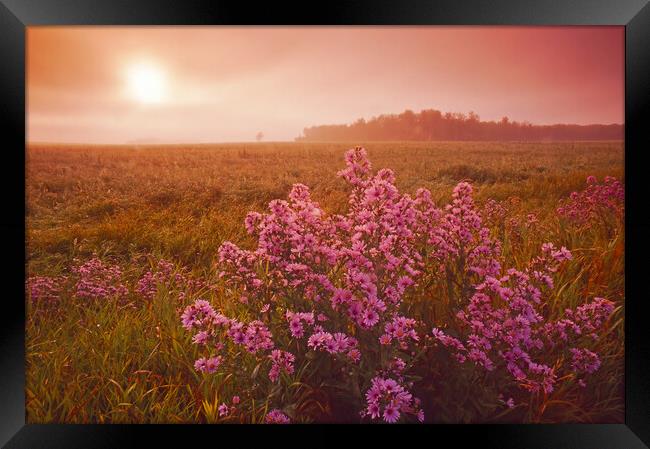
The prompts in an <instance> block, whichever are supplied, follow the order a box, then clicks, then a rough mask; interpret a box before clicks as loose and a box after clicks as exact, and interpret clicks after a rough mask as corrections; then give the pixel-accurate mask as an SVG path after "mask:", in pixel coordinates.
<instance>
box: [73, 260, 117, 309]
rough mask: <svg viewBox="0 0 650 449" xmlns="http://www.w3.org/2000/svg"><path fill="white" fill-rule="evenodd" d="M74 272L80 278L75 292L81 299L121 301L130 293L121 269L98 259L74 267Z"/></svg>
mask: <svg viewBox="0 0 650 449" xmlns="http://www.w3.org/2000/svg"><path fill="white" fill-rule="evenodd" d="M72 272H73V273H74V274H75V275H76V276H77V277H78V279H77V283H76V284H75V287H74V290H75V296H76V297H77V298H79V299H86V300H101V299H107V298H118V299H119V298H123V297H125V296H126V295H128V293H129V290H128V288H127V287H126V285H125V284H124V283H123V281H122V270H121V269H120V267H119V266H117V265H108V264H105V263H104V262H102V261H101V260H99V259H98V258H96V257H94V258H92V259H90V260H88V261H86V262H85V263H83V264H81V265H79V266H76V267H73V268H72Z"/></svg>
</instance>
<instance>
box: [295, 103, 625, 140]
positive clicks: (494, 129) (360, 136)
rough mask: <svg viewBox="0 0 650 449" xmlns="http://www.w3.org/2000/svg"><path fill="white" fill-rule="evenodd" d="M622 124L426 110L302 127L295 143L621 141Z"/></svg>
mask: <svg viewBox="0 0 650 449" xmlns="http://www.w3.org/2000/svg"><path fill="white" fill-rule="evenodd" d="M623 136H624V132H623V125H621V124H611V125H571V124H557V125H533V124H531V123H529V122H525V121H524V122H517V121H511V120H510V119H509V118H508V117H503V118H502V119H501V120H500V121H481V119H480V118H479V116H478V115H477V114H475V113H474V112H470V113H469V114H462V113H457V112H455V113H451V112H447V113H443V112H440V111H437V110H435V109H426V110H423V111H420V112H419V113H415V112H413V111H410V110H406V111H404V112H402V113H401V114H384V115H380V116H378V117H373V118H372V119H370V120H368V121H366V120H364V119H362V118H361V119H359V120H357V121H355V122H354V123H352V124H348V125H321V126H312V127H309V128H305V129H304V131H303V135H301V136H299V137H297V138H296V140H297V141H372V140H424V141H427V140H492V141H495V140H496V141H498V140H528V141H545V140H622V139H623Z"/></svg>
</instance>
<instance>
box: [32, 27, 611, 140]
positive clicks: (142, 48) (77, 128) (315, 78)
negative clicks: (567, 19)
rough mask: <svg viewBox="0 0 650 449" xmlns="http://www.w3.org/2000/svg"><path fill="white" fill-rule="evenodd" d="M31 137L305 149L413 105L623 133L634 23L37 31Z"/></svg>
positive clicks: (34, 34)
mask: <svg viewBox="0 0 650 449" xmlns="http://www.w3.org/2000/svg"><path fill="white" fill-rule="evenodd" d="M27 107H28V109H27V111H28V112H27V123H28V130H27V132H28V139H29V140H30V141H48V142H96V143H124V142H130V141H141V140H147V141H156V142H160V143H165V142H170V143H172V142H218V141H249V140H254V139H255V134H256V133H257V132H258V131H263V132H264V135H265V140H293V138H295V137H296V136H298V135H299V134H300V133H301V132H302V130H303V128H305V127H307V126H312V125H322V124H334V123H347V122H352V121H354V120H355V119H357V118H359V117H364V118H366V119H368V118H371V117H372V116H375V115H379V114H383V113H399V112H402V111H403V110H405V109H411V110H413V111H415V112H418V111H419V110H421V109H428V108H433V109H438V110H441V111H443V112H464V113H467V112H469V111H475V112H476V113H478V114H479V116H480V117H481V119H482V120H495V119H497V120H498V119H500V118H501V117H502V116H504V115H507V116H509V117H510V118H511V119H513V120H518V121H523V120H528V121H530V122H532V123H535V124H550V123H579V124H587V123H623V119H624V28H623V27H299V28H289V27H248V28H246V27H29V28H28V31H27Z"/></svg>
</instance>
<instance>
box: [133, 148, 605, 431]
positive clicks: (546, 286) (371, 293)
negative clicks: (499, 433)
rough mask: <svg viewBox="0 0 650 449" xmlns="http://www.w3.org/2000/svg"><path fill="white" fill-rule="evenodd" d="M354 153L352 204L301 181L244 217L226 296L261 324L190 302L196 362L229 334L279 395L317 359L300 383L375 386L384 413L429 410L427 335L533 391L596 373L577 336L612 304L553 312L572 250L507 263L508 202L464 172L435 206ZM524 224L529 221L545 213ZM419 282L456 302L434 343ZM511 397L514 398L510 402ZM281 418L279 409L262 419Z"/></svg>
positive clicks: (372, 396) (597, 323)
mask: <svg viewBox="0 0 650 449" xmlns="http://www.w3.org/2000/svg"><path fill="white" fill-rule="evenodd" d="M345 160H346V168H345V169H343V170H341V171H340V172H339V176H340V177H342V178H343V179H344V180H345V181H346V182H347V183H348V184H349V186H350V193H349V197H348V210H347V212H345V213H342V214H328V213H326V212H325V211H324V210H323V209H322V208H321V207H320V206H319V204H318V203H316V202H315V201H313V199H312V198H311V195H310V192H309V189H308V188H307V187H306V186H305V185H302V184H295V185H294V186H293V187H292V189H291V191H290V193H289V195H288V199H287V200H286V201H285V200H273V201H271V202H270V203H269V205H268V211H267V212H265V213H259V212H250V213H249V214H248V215H247V216H246V219H245V223H244V224H245V227H246V230H247V232H248V233H249V234H250V235H251V236H252V237H253V238H254V241H255V245H254V247H252V248H251V249H243V248H240V247H238V246H237V245H235V244H234V243H232V242H224V243H223V244H222V245H221V247H220V248H219V251H218V261H219V265H218V266H219V276H220V277H221V278H222V279H223V282H224V286H225V288H224V294H225V296H226V297H227V299H230V300H231V301H230V304H231V305H234V307H237V308H239V309H243V311H244V313H242V314H241V315H239V316H241V317H244V316H245V317H252V318H253V321H250V322H243V321H239V320H235V319H232V318H228V317H226V316H225V315H223V314H221V313H218V312H217V311H215V310H214V308H213V307H212V305H211V304H210V303H209V302H207V301H203V300H197V301H195V302H194V303H193V304H191V305H189V306H187V307H186V309H185V310H184V312H183V314H182V316H181V320H182V324H183V326H184V327H185V328H186V329H187V330H190V331H193V332H195V334H194V336H193V338H192V341H193V343H195V344H196V345H199V346H200V347H201V348H202V350H204V351H206V354H205V356H204V357H203V358H201V359H199V361H197V364H198V365H197V369H199V370H200V371H204V372H206V373H207V372H212V371H213V370H216V369H217V368H218V366H219V364H220V363H222V361H225V360H224V359H223V358H225V357H226V356H225V354H226V353H227V352H225V351H224V352H223V354H222V355H220V356H215V355H214V354H213V353H212V351H214V348H219V349H221V348H223V347H224V345H226V344H228V345H242V346H244V348H245V349H246V350H247V351H248V353H249V354H248V355H247V357H248V356H250V357H253V358H255V359H256V364H257V366H260V365H261V364H265V363H266V364H267V365H266V366H267V367H268V377H269V379H270V381H271V383H270V384H271V385H272V387H269V388H273V389H274V390H273V391H276V390H275V389H276V388H280V387H281V386H282V385H283V384H282V376H281V373H286V374H293V373H294V372H300V373H301V376H303V374H302V373H307V371H305V370H304V369H305V368H306V367H308V366H318V367H328V368H327V369H325V368H322V369H316V370H312V371H310V372H308V374H305V376H307V377H305V378H303V377H301V379H300V381H301V382H304V383H305V384H309V383H310V382H313V383H314V384H317V385H342V386H344V387H343V388H349V391H348V393H349V394H348V396H350V397H353V396H354V397H360V396H361V393H360V391H362V390H363V389H365V388H366V387H367V385H371V386H370V388H369V389H368V391H367V394H366V400H367V403H366V404H365V406H364V408H363V409H362V410H361V413H362V416H369V417H370V418H371V419H383V420H384V421H386V422H397V421H398V420H400V418H401V417H403V416H406V415H409V416H414V417H416V418H417V419H419V420H420V421H422V420H423V419H424V417H423V411H422V409H421V407H420V403H419V401H418V400H417V399H415V398H414V397H413V396H412V395H411V393H410V392H409V391H408V390H407V388H408V389H412V388H413V385H414V383H413V382H414V381H417V379H418V377H420V376H416V373H415V372H414V371H415V368H414V366H415V365H416V364H417V363H420V359H418V357H419V356H418V355H416V354H423V353H425V352H426V351H425V350H426V349H427V345H430V344H431V342H434V343H436V342H437V343H440V344H441V345H442V346H443V347H445V348H447V349H448V350H449V352H450V353H451V354H452V355H453V356H454V357H455V358H456V360H457V361H458V362H460V363H467V362H469V363H472V364H475V365H476V366H478V367H481V368H482V369H485V370H487V371H489V372H495V371H500V372H504V373H506V377H505V378H507V379H509V380H510V382H511V384H513V385H517V386H518V387H521V388H524V389H525V390H528V391H530V392H538V391H544V392H550V391H552V390H553V388H554V385H555V384H556V383H557V382H558V379H563V380H565V379H570V378H577V379H579V381H581V382H582V379H583V377H584V375H585V374H590V373H593V372H594V371H595V370H596V369H598V366H599V359H598V355H597V354H596V353H595V352H591V351H590V350H588V349H587V348H586V347H584V345H583V343H585V342H584V339H582V340H580V338H579V337H580V336H586V335H591V336H597V335H598V333H599V331H600V329H601V328H602V326H604V325H605V323H606V320H607V318H608V317H609V315H610V314H611V312H612V311H613V306H612V304H611V303H610V302H609V301H607V300H604V299H602V300H601V299H598V298H597V299H596V300H594V301H593V302H591V303H587V304H583V305H581V306H579V307H577V308H576V309H574V310H567V311H566V312H565V314H564V316H562V317H560V318H559V319H558V318H557V317H555V316H553V317H551V316H549V315H548V308H547V307H546V299H547V298H548V293H549V292H550V290H551V289H553V288H554V287H553V285H554V276H555V274H556V273H557V272H558V271H559V270H560V268H561V266H562V264H564V263H565V262H566V261H568V260H570V259H571V258H572V255H571V252H570V251H569V250H568V249H567V248H565V247H560V248H557V247H556V246H554V245H553V244H551V243H547V244H544V245H543V246H542V248H541V250H540V253H539V255H538V256H536V257H533V258H532V259H531V260H530V262H529V263H528V265H527V266H525V267H523V268H521V269H517V268H507V267H505V266H504V265H505V262H504V260H505V259H504V257H503V256H502V248H501V241H500V240H499V239H498V238H497V237H495V236H493V235H491V232H490V229H489V228H488V227H487V226H486V225H485V224H484V217H483V215H486V216H488V218H489V219H490V220H495V221H502V220H503V218H504V217H506V215H507V214H508V211H507V210H506V207H505V206H503V205H502V204H501V203H496V202H488V203H487V204H486V205H485V206H484V207H483V209H479V208H478V207H477V206H476V205H475V203H474V199H473V189H472V186H471V185H470V184H469V183H466V182H461V183H459V184H458V185H457V186H456V187H455V188H454V189H453V193H452V200H451V203H450V204H448V205H445V206H444V207H437V206H436V205H435V204H434V203H433V201H432V195H431V193H430V192H429V191H428V190H426V189H419V190H417V192H416V194H415V196H414V197H411V196H410V195H408V194H404V193H400V192H399V190H398V189H397V187H396V185H395V176H394V174H393V172H392V171H391V170H386V169H383V170H379V171H378V172H377V173H376V174H373V173H372V172H371V164H370V162H369V160H368V157H367V153H366V151H365V149H363V148H360V147H357V148H354V149H352V150H349V151H348V152H347V153H346V155H345ZM523 221H524V222H525V223H526V227H528V228H532V227H534V226H537V223H538V218H537V216H536V215H534V214H529V215H528V216H527V217H525V218H524V220H523ZM159 271H164V267H163V269H161V270H159ZM153 280H155V275H154V274H151V276H150V277H149V278H147V280H146V281H143V284H142V285H143V288H142V291H143V292H148V291H151V290H150V289H148V288H147V286H151V284H152V283H153ZM423 289H426V290H427V291H429V290H432V291H436V292H443V293H442V296H444V297H442V298H439V303H437V304H436V307H438V308H440V307H445V308H447V309H448V310H446V311H445V314H443V315H440V316H441V318H442V319H447V318H448V319H449V320H450V321H449V322H446V323H438V320H439V319H438V315H436V314H433V315H435V316H434V318H433V319H434V320H435V321H436V324H446V325H448V329H447V328H445V330H444V331H443V330H442V329H439V328H437V327H434V329H433V337H434V338H433V339H431V338H430V337H428V336H427V337H426V338H421V337H423V336H425V334H426V333H428V331H426V329H431V328H432V327H433V325H434V323H433V322H425V320H424V319H422V320H416V319H414V318H413V317H411V316H410V314H411V313H412V311H413V309H412V306H413V304H412V303H411V302H410V301H406V299H409V298H413V297H414V296H415V295H414V293H415V292H418V291H421V290H423ZM434 289H435V290H434ZM298 310H299V311H298ZM254 318H257V319H254ZM249 319H250V318H249ZM558 335H559V336H560V338H563V340H564V341H565V343H566V345H564V346H563V348H564V349H566V348H567V347H568V348H570V349H571V350H572V351H573V353H572V354H573V362H572V363H571V361H565V360H567V359H568V358H567V357H565V356H562V355H561V354H560V352H561V351H557V350H554V346H553V345H554V344H556V343H557V342H558V341H559V340H558V338H557V337H558ZM585 344H586V343H585ZM210 360H212V362H210V363H211V364H210V365H209V367H208V362H209V361H210ZM412 369H413V371H411V370H412ZM420 369H426V367H422V366H420ZM565 370H573V372H574V373H576V375H575V376H566V375H565V374H566V373H565V372H564V371H565ZM278 383H279V384H280V386H278V385H277V384H278ZM414 391H417V390H414ZM502 397H503V396H502ZM502 403H503V404H504V405H506V406H508V407H514V400H512V398H510V399H508V400H507V401H505V400H504V401H502ZM285 420H286V421H287V422H288V418H286V416H285V415H284V414H282V413H281V412H280V411H279V410H273V411H272V412H270V413H269V414H268V415H267V417H266V421H267V422H284V421H285Z"/></svg>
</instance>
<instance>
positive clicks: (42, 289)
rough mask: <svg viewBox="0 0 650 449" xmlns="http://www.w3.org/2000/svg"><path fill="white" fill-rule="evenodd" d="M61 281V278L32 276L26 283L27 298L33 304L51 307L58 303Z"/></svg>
mask: <svg viewBox="0 0 650 449" xmlns="http://www.w3.org/2000/svg"><path fill="white" fill-rule="evenodd" d="M63 281H65V278H63V277H60V278H54V277H49V276H32V277H30V278H29V279H27V282H26V284H27V288H28V292H29V298H30V299H31V301H32V302H33V303H34V304H39V305H44V306H53V305H55V304H57V303H58V302H59V295H60V293H61V283H62V282H63Z"/></svg>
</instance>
